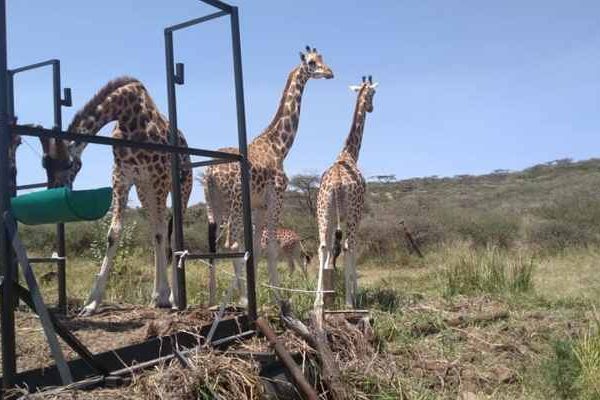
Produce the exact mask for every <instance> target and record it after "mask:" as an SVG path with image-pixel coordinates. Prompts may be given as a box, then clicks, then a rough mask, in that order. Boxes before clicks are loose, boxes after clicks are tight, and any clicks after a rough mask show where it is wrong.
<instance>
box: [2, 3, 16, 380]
mask: <svg viewBox="0 0 600 400" xmlns="http://www.w3.org/2000/svg"><path fill="white" fill-rule="evenodd" d="M6 42H7V41H6V0H0V212H1V213H2V215H4V213H5V212H6V211H8V210H9V209H10V193H9V182H10V179H11V177H10V176H9V175H10V172H9V168H8V166H9V160H8V150H9V144H10V140H11V131H10V127H9V125H8V111H9V110H8V101H7V94H8V93H7V92H8V90H7V89H8V69H7V50H6ZM0 265H1V266H2V273H3V278H4V279H3V284H2V304H1V306H0V313H1V316H0V319H1V323H2V328H1V329H2V374H3V375H2V386H3V388H4V389H8V388H10V387H12V386H13V384H14V383H15V375H16V371H17V363H16V358H15V310H14V301H15V298H14V297H15V296H14V290H13V281H14V279H15V268H14V262H13V253H12V250H11V246H10V242H9V238H8V235H7V234H6V230H5V229H4V226H2V227H1V228H0Z"/></svg>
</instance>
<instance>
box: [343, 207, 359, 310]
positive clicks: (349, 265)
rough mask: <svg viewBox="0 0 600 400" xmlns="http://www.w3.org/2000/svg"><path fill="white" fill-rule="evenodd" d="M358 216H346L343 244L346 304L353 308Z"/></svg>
mask: <svg viewBox="0 0 600 400" xmlns="http://www.w3.org/2000/svg"><path fill="white" fill-rule="evenodd" d="M357 223H358V216H356V215H350V216H348V222H347V230H348V234H347V239H346V244H345V246H344V247H345V248H344V250H345V254H344V264H345V270H344V275H345V287H346V306H347V307H349V308H354V307H355V305H356V291H357V286H358V282H357V275H356V228H357Z"/></svg>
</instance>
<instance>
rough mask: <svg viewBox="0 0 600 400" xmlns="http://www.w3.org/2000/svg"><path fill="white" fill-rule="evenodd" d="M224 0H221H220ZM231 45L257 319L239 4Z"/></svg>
mask: <svg viewBox="0 0 600 400" xmlns="http://www.w3.org/2000/svg"><path fill="white" fill-rule="evenodd" d="M219 3H220V2H219ZM231 47H232V48H233V74H234V77H235V105H236V111H237V126H238V142H239V149H240V154H241V156H242V160H241V163H240V167H241V168H240V172H241V174H240V175H241V181H242V207H243V216H244V246H245V248H246V250H247V251H249V255H250V256H249V257H248V258H247V259H246V282H247V291H248V294H247V297H248V317H249V318H250V321H255V320H256V316H257V313H256V280H255V271H254V241H253V238H252V206H251V204H250V165H249V163H248V143H247V141H246V111H245V106H244V77H243V75H242V49H241V43H240V21H239V16H238V9H237V7H231Z"/></svg>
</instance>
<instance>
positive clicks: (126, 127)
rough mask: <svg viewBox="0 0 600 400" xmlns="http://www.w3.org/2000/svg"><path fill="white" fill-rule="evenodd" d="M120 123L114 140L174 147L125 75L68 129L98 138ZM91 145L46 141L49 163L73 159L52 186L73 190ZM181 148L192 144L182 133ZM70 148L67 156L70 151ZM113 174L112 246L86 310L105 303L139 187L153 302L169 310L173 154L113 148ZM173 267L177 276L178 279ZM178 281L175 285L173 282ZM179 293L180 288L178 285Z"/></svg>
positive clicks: (186, 180)
mask: <svg viewBox="0 0 600 400" xmlns="http://www.w3.org/2000/svg"><path fill="white" fill-rule="evenodd" d="M112 121H116V124H115V127H114V129H113V132H112V137H113V138H119V139H129V140H135V141H138V142H152V143H160V144H168V143H169V139H168V137H169V123H168V121H167V119H166V118H165V117H164V116H163V115H162V114H161V113H160V112H159V110H158V109H157V107H156V105H155V104H154V101H153V100H152V98H151V97H150V95H149V93H148V91H147V90H146V88H145V87H144V85H143V84H142V83H141V82H140V81H138V80H137V79H134V78H130V77H122V78H118V79H116V80H113V81H111V82H109V83H108V84H106V85H105V86H104V87H103V88H102V89H101V90H100V91H99V92H98V93H97V94H96V95H95V96H94V97H93V98H92V99H91V100H90V101H89V102H88V103H87V104H86V105H85V106H84V107H83V109H81V110H80V111H79V112H77V114H75V117H74V118H73V121H72V122H71V124H70V125H69V128H68V131H69V132H75V133H80V134H84V135H96V134H97V133H98V131H100V129H102V127H104V126H105V125H106V124H108V123H110V122H112ZM86 145H87V143H85V142H83V143H78V142H76V141H75V142H71V143H68V144H67V143H66V142H65V141H63V140H53V139H47V143H46V144H45V145H44V153H45V157H47V158H48V159H50V160H53V159H54V160H55V161H56V158H58V159H60V157H64V156H65V154H68V156H69V157H70V160H69V165H68V166H69V168H62V169H55V170H54V171H53V172H52V174H51V176H50V177H49V178H50V179H49V186H50V187H56V186H65V185H66V186H70V185H72V182H73V180H74V179H75V177H76V175H77V173H78V172H79V170H80V169H81V165H82V162H81V154H82V152H83V150H84V149H85V147H86ZM179 145H180V146H187V142H186V140H185V138H184V137H183V134H182V133H181V132H179ZM65 149H67V150H66V152H65ZM113 155H114V164H113V173H112V188H113V200H112V204H113V209H112V221H111V225H110V229H109V232H108V237H107V247H106V254H105V257H104V260H103V261H102V267H101V269H100V273H99V274H98V276H97V278H96V282H95V284H94V288H93V289H92V291H91V293H90V296H89V298H88V300H87V302H86V305H85V307H84V308H83V310H82V311H81V314H82V315H90V314H93V313H94V312H95V311H96V310H97V308H98V306H99V305H100V303H101V301H102V297H103V295H104V292H105V290H106V284H107V280H108V275H109V272H110V269H111V267H112V265H113V261H114V257H115V254H116V250H117V247H118V243H119V239H120V233H121V228H122V223H123V217H124V211H125V208H126V206H127V200H128V198H129V191H130V190H131V187H132V186H133V185H135V187H136V191H137V195H138V198H139V199H140V202H141V203H142V207H143V208H145V209H146V210H147V211H148V216H149V218H150V223H151V227H152V240H153V242H154V265H155V275H154V291H153V294H152V301H153V303H154V305H155V306H157V307H170V306H171V305H172V302H173V298H174V295H175V293H172V292H171V290H170V288H169V282H168V278H167V255H166V250H167V247H168V245H167V243H166V241H167V240H168V237H167V236H168V234H167V207H166V202H167V196H168V195H169V193H170V191H171V156H170V155H169V154H167V153H159V152H152V151H147V150H139V149H130V148H127V147H114V148H113ZM179 157H180V161H181V165H182V173H181V182H182V185H181V188H182V196H181V198H182V206H183V208H184V209H185V208H186V207H187V202H188V200H189V197H190V192H191V190H192V183H193V179H192V178H193V177H192V171H191V169H190V168H186V166H189V164H190V157H189V156H187V155H181V156H179ZM174 269H175V268H173V278H174V277H175V270H174ZM173 282H174V281H173ZM173 290H175V285H173Z"/></svg>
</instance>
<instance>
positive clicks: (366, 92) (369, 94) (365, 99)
mask: <svg viewBox="0 0 600 400" xmlns="http://www.w3.org/2000/svg"><path fill="white" fill-rule="evenodd" d="M377 85H379V83H377V82H375V83H373V77H372V76H371V75H369V78H368V79H367V77H366V76H363V77H362V83H361V84H360V85H357V86H354V85H353V86H350V89H351V90H353V91H355V92H358V96H359V98H360V102H361V103H362V104H363V105H364V107H365V110H366V111H367V112H373V96H375V88H376V87H377Z"/></svg>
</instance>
